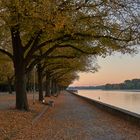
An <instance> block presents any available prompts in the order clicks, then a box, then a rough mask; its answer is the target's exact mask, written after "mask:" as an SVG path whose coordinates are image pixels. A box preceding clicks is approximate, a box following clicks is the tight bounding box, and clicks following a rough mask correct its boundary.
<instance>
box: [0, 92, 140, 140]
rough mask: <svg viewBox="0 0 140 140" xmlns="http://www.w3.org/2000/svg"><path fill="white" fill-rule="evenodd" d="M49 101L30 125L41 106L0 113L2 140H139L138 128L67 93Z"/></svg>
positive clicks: (139, 127)
mask: <svg viewBox="0 0 140 140" xmlns="http://www.w3.org/2000/svg"><path fill="white" fill-rule="evenodd" d="M49 100H54V105H53V107H49V108H48V109H47V110H45V113H44V114H43V115H42V116H41V117H40V118H39V119H38V120H37V121H36V122H35V123H34V124H32V123H31V122H32V121H33V119H34V118H35V117H36V115H37V114H39V112H41V110H43V109H44V105H40V104H37V103H36V106H34V108H33V107H32V105H30V106H31V108H32V110H31V111H30V112H19V111H17V110H11V109H10V110H1V111H0V135H1V133H2V135H3V136H4V137H1V138H3V139H2V140H140V126H137V125H134V124H132V123H130V122H128V121H126V120H124V119H121V118H119V117H117V116H113V115H112V114H110V113H108V112H106V111H103V110H100V109H98V108H97V107H95V106H94V105H91V104H89V103H88V102H86V101H85V100H83V99H81V98H79V97H76V96H74V95H72V94H70V93H68V92H63V93H62V94H60V96H58V97H57V98H51V99H49ZM35 108H38V111H36V110H35ZM14 120H15V121H14ZM1 126H3V127H2V128H1ZM5 128H6V129H5ZM1 138H0V139H1Z"/></svg>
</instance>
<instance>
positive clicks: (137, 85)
mask: <svg viewBox="0 0 140 140" xmlns="http://www.w3.org/2000/svg"><path fill="white" fill-rule="evenodd" d="M102 88H103V89H107V90H112V89H140V79H132V80H125V81H124V83H120V84H106V85H105V86H103V87H102Z"/></svg>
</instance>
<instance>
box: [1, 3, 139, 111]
mask: <svg viewBox="0 0 140 140" xmlns="http://www.w3.org/2000/svg"><path fill="white" fill-rule="evenodd" d="M139 12H140V9H139V2H138V1H137V0H134V1H132V0H127V1H126V0H122V1H110V0H94V1H92V0H30V1H21V0H7V1H5V0H1V1H0V53H1V54H2V55H3V58H2V60H3V59H4V58H6V59H7V60H9V59H10V62H12V63H13V71H14V74H13V75H14V78H15V91H16V108H17V109H20V110H23V109H24V110H28V109H29V106H28V101H27V94H26V93H27V92H26V85H27V83H28V82H27V81H29V80H27V77H28V75H32V74H31V73H32V70H33V68H34V67H35V66H36V67H37V73H38V84H39V99H40V100H42V98H43V96H42V84H43V78H45V77H46V87H47V86H48V85H49V84H48V83H49V81H50V80H51V83H52V85H54V86H53V89H58V87H59V88H60V87H67V86H68V85H69V84H70V83H71V82H72V81H73V80H74V79H75V78H77V72H78V71H90V70H92V71H93V72H94V71H96V70H97V66H96V65H95V66H94V65H93V67H91V66H92V65H91V60H93V63H94V62H95V61H94V60H95V58H96V57H97V56H103V57H105V56H107V55H110V54H112V53H113V52H115V51H118V52H122V53H134V52H135V48H134V46H132V45H136V44H139V41H140V40H139V37H140V36H139V35H140V34H139V26H140V24H139V20H140V19H139ZM12 77H13V76H11V77H10V78H12ZM31 77H32V76H31ZM52 81H53V82H52ZM54 87H55V88H54ZM48 88H49V87H48ZM46 89H47V88H46ZM60 89H61V88H60Z"/></svg>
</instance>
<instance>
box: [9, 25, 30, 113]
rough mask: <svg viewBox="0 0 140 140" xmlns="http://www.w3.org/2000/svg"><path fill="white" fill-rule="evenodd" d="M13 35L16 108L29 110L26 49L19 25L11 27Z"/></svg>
mask: <svg viewBox="0 0 140 140" xmlns="http://www.w3.org/2000/svg"><path fill="white" fill-rule="evenodd" d="M11 36H12V47H13V56H14V60H13V61H14V68H15V91H16V108H17V109H19V110H29V106H28V101H27V94H26V73H25V63H24V50H23V47H22V43H21V39H20V33H19V30H18V25H17V26H15V27H11Z"/></svg>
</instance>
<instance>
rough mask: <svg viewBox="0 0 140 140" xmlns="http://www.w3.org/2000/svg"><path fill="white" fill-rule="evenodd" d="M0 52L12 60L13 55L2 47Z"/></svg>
mask: <svg viewBox="0 0 140 140" xmlns="http://www.w3.org/2000/svg"><path fill="white" fill-rule="evenodd" d="M0 52H1V53H3V54H5V55H7V56H8V57H9V58H10V59H11V60H12V61H13V60H14V58H13V55H12V54H11V53H10V52H8V51H6V50H4V49H1V48H0Z"/></svg>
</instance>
